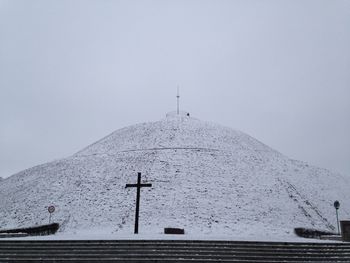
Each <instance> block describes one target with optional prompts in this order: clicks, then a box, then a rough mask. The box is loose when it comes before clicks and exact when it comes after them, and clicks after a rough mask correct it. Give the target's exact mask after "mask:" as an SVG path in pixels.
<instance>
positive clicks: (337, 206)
mask: <svg viewBox="0 0 350 263" xmlns="http://www.w3.org/2000/svg"><path fill="white" fill-rule="evenodd" d="M339 207H340V203H339V201H338V200H336V201H335V202H334V208H335V213H336V215H337V227H338V235H340V231H339V219H338V209H339Z"/></svg>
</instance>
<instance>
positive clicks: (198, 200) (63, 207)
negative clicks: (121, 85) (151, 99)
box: [0, 113, 350, 237]
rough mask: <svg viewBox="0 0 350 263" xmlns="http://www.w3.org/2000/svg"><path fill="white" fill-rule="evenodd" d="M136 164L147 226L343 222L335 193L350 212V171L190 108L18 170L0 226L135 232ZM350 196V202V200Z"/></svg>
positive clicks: (281, 227) (7, 186) (231, 229)
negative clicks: (348, 174)
mask: <svg viewBox="0 0 350 263" xmlns="http://www.w3.org/2000/svg"><path fill="white" fill-rule="evenodd" d="M137 172H141V173H142V181H143V182H149V183H152V184H153V186H152V188H144V189H142V190H141V210H140V232H141V233H153V234H154V233H162V231H163V228H164V227H181V228H184V229H185V231H186V233H189V234H195V233H198V234H200V235H208V236H209V235H219V234H220V235H230V236H232V237H235V236H244V235H247V236H249V235H256V234H259V235H260V236H261V235H267V236H283V235H293V228H294V227H313V228H318V229H323V230H334V229H335V227H336V221H335V211H334V208H333V202H334V201H335V200H339V201H340V203H341V204H344V205H343V206H342V207H341V210H340V214H341V217H342V218H349V216H350V209H349V207H350V206H349V205H347V207H348V208H346V205H345V204H346V203H347V202H349V200H350V191H349V189H350V180H349V179H348V178H345V177H342V176H341V175H338V174H335V173H332V172H329V171H327V170H325V169H320V168H316V167H312V166H309V165H308V164H306V163H304V162H300V161H295V160H291V159H288V158H287V157H285V156H283V155H282V154H280V153H278V152H276V151H275V150H273V149H271V148H269V147H268V146H266V145H264V144H262V143H261V142H259V141H257V140H255V139H254V138H252V137H250V136H248V135H246V134H244V133H242V132H239V131H236V130H232V129H230V128H226V127H222V126H219V125H216V124H212V123H208V122H204V121H200V120H197V119H194V118H192V117H190V116H189V114H187V113H181V114H180V115H177V114H168V115H167V117H166V118H165V119H163V120H161V121H158V122H151V123H143V124H137V125H133V126H130V127H126V128H123V129H120V130H117V131H115V132H113V133H112V134H110V135H108V136H107V137H105V138H103V139H101V140H100V141H98V142H96V143H94V144H92V145H90V146H88V147H87V148H85V149H83V150H81V151H80V152H78V153H76V154H74V155H73V156H71V157H68V158H66V159H62V160H58V161H54V162H50V163H46V164H43V165H39V166H36V167H33V168H30V169H27V170H24V171H22V172H20V173H18V174H15V175H13V176H11V177H9V178H7V179H5V180H3V181H2V182H1V184H0V198H1V199H0V200H1V205H0V227H1V228H10V227H23V226H30V225H35V224H43V223H47V221H48V212H47V206H49V205H55V206H56V211H55V213H54V214H53V219H54V221H56V222H59V223H60V224H61V225H62V228H61V231H63V232H67V233H70V232H74V231H79V230H81V229H85V230H88V229H94V228H99V227H101V228H102V227H103V228H110V229H112V231H113V232H114V233H116V234H118V233H126V232H130V233H132V232H133V224H134V211H135V210H134V209H135V192H136V191H135V189H130V188H128V189H125V184H126V183H136V178H137ZM347 204H348V203H347Z"/></svg>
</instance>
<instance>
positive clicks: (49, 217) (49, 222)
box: [49, 213, 51, 224]
mask: <svg viewBox="0 0 350 263" xmlns="http://www.w3.org/2000/svg"><path fill="white" fill-rule="evenodd" d="M49 224H51V213H50V216H49Z"/></svg>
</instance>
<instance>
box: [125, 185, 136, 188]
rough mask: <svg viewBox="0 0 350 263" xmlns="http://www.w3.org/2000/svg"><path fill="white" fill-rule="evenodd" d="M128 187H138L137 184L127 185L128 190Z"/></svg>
mask: <svg viewBox="0 0 350 263" xmlns="http://www.w3.org/2000/svg"><path fill="white" fill-rule="evenodd" d="M128 187H137V184H126V185H125V188H128Z"/></svg>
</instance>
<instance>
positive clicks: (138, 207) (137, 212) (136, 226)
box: [125, 173, 152, 234]
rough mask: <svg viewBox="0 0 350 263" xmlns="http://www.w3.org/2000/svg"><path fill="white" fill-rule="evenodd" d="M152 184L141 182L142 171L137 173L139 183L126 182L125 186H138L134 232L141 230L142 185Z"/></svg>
mask: <svg viewBox="0 0 350 263" xmlns="http://www.w3.org/2000/svg"><path fill="white" fill-rule="evenodd" d="M151 186H152V184H141V173H137V184H126V185H125V188H129V187H136V190H137V191H136V212H135V228H134V234H138V232H139V211H140V192H141V191H140V190H141V187H151Z"/></svg>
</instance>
